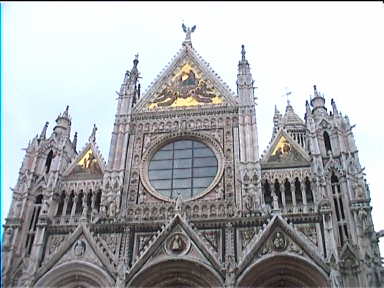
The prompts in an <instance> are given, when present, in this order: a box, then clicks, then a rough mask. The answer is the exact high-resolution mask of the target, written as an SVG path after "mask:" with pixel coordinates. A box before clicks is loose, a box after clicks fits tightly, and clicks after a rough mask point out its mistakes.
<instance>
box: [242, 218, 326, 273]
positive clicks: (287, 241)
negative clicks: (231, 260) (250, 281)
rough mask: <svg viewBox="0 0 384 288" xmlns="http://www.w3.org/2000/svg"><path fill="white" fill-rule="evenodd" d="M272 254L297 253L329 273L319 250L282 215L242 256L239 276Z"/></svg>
mask: <svg viewBox="0 0 384 288" xmlns="http://www.w3.org/2000/svg"><path fill="white" fill-rule="evenodd" d="M271 253H276V254H279V253H281V254H284V253H289V254H291V253H295V254H297V255H298V256H301V257H305V258H307V259H309V260H311V262H314V263H315V264H316V265H318V266H319V267H321V268H322V269H323V270H324V271H325V272H326V273H328V272H329V268H328V266H327V265H326V264H325V262H324V261H323V259H322V257H321V256H320V255H319V254H318V252H317V248H316V247H315V246H314V245H313V244H312V243H311V242H310V241H308V240H306V239H304V238H303V237H301V236H300V235H299V233H297V232H296V231H295V230H294V228H292V227H291V226H290V225H289V224H288V223H287V222H286V221H285V220H284V219H283V218H282V217H281V216H280V215H274V216H273V218H272V219H271V221H270V222H269V223H268V225H267V226H266V227H265V228H264V230H263V231H261V232H260V233H259V234H257V235H255V236H254V237H253V239H252V240H251V241H250V242H249V244H248V246H247V247H246V248H245V249H244V251H243V253H242V255H240V257H239V265H238V270H237V271H238V274H237V275H240V274H241V273H242V272H243V271H244V270H245V269H246V268H247V267H249V266H250V265H251V264H252V262H254V261H256V260H257V259H260V258H261V257H263V256H265V255H268V254H271Z"/></svg>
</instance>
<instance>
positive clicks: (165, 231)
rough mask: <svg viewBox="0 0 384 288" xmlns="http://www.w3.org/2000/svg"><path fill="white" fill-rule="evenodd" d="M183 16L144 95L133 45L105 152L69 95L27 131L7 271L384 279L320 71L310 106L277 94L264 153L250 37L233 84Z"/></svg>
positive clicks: (182, 279) (69, 279) (45, 275)
mask: <svg viewBox="0 0 384 288" xmlns="http://www.w3.org/2000/svg"><path fill="white" fill-rule="evenodd" d="M183 29H184V32H186V39H185V41H184V42H183V44H182V47H181V49H180V50H179V52H178V53H177V55H176V56H175V57H174V59H173V60H172V62H171V63H170V64H169V65H168V66H167V67H166V68H165V69H164V70H163V72H162V73H161V75H160V76H159V77H158V78H157V79H156V80H155V81H154V83H153V84H152V85H151V86H150V87H149V89H148V90H147V92H146V93H145V95H141V92H140V84H139V71H138V63H139V61H138V59H137V57H136V59H134V61H133V67H132V69H131V70H130V71H127V72H126V74H125V78H124V81H123V84H122V86H121V89H120V92H119V97H118V100H117V101H118V103H117V111H116V115H115V122H114V126H113V132H112V137H111V144H110V152H109V155H108V159H107V162H106V161H105V160H104V158H103V156H102V155H101V153H100V151H99V149H98V146H97V144H96V130H97V128H96V126H95V127H94V128H93V130H92V133H91V135H90V137H89V140H88V143H87V144H86V145H85V147H84V148H83V149H82V150H81V151H77V147H76V146H77V135H76V134H75V135H74V136H73V138H72V136H71V117H70V115H69V109H68V107H67V108H66V109H65V111H64V112H63V113H62V114H60V115H59V116H58V117H57V119H56V126H55V127H54V128H53V131H52V133H51V135H50V136H47V129H48V123H47V124H46V125H45V126H44V128H43V130H42V132H41V134H40V135H38V136H36V137H35V138H34V139H33V140H32V141H31V142H30V143H29V145H28V148H27V149H26V154H25V157H24V160H23V163H22V165H21V168H20V171H19V178H18V182H17V184H16V186H15V187H14V189H13V200H12V205H11V209H10V211H9V214H8V217H7V218H6V222H5V224H4V239H3V249H2V259H3V260H2V261H3V266H2V279H3V285H4V287H84V288H85V287H383V285H384V284H383V283H384V269H383V267H382V260H381V257H380V251H379V247H378V241H379V237H380V236H382V235H381V234H382V233H376V232H375V230H374V226H373V222H372V217H371V209H372V207H371V206H370V191H369V187H368V185H367V184H366V181H365V178H364V174H363V169H362V167H361V164H360V161H359V155H358V149H357V147H356V145H355V140H354V135H353V132H352V129H353V127H352V126H351V125H350V122H349V120H348V117H347V116H343V115H341V113H339V111H338V109H337V107H336V103H335V102H334V101H333V100H332V101H331V103H330V104H331V105H330V111H328V108H327V107H326V100H325V98H324V96H323V95H322V94H321V93H320V92H319V91H318V90H317V89H316V86H314V91H313V96H312V97H311V99H309V101H307V102H306V104H305V105H306V113H305V117H304V119H301V118H300V117H299V116H298V115H297V114H296V113H295V111H294V109H293V107H292V106H291V105H290V104H289V102H288V105H287V107H286V111H285V112H284V114H282V113H280V112H279V111H278V110H277V109H276V110H275V114H274V115H273V123H274V127H273V131H272V139H271V142H270V144H269V146H268V148H267V150H266V152H265V153H264V154H263V155H261V154H260V152H259V144H258V131H257V122H256V112H257V111H256V107H255V95H254V86H253V83H254V81H253V78H252V75H251V71H250V66H249V63H248V61H247V59H246V55H245V48H244V46H242V50H241V58H240V61H239V64H238V72H237V73H238V74H237V75H238V76H237V92H236V93H234V92H232V91H230V89H229V87H228V85H226V84H225V83H224V82H223V81H222V80H221V79H220V77H218V76H217V74H216V73H215V72H214V71H213V70H212V69H211V68H210V66H209V65H208V63H207V62H205V61H204V60H203V59H202V57H201V56H199V54H198V53H197V52H196V50H195V49H194V48H193V46H192V42H191V37H190V36H191V33H192V32H193V31H194V29H195V27H193V28H192V29H191V28H187V27H185V26H183ZM271 116H272V115H271ZM271 118H272V117H271ZM271 120H272V119H271Z"/></svg>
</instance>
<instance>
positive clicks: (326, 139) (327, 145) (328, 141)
mask: <svg viewBox="0 0 384 288" xmlns="http://www.w3.org/2000/svg"><path fill="white" fill-rule="evenodd" d="M323 137H324V145H325V151H327V152H328V151H332V146H331V139H330V138H329V134H328V132H327V131H324V133H323Z"/></svg>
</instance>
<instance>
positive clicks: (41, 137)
mask: <svg viewBox="0 0 384 288" xmlns="http://www.w3.org/2000/svg"><path fill="white" fill-rule="evenodd" d="M48 124H49V122H48V121H47V122H45V125H44V127H43V130H42V131H41V134H40V137H39V140H44V139H45V137H46V135H47V128H48Z"/></svg>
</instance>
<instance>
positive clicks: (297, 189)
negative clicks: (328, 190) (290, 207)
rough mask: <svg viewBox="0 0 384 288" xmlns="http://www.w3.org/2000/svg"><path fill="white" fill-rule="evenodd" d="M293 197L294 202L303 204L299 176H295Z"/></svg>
mask: <svg viewBox="0 0 384 288" xmlns="http://www.w3.org/2000/svg"><path fill="white" fill-rule="evenodd" d="M295 197H296V204H303V194H302V193H301V184H300V181H299V178H297V177H296V178H295Z"/></svg>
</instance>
